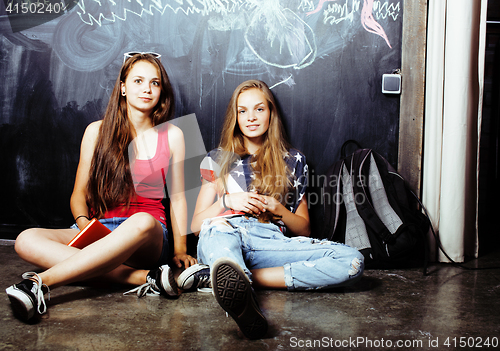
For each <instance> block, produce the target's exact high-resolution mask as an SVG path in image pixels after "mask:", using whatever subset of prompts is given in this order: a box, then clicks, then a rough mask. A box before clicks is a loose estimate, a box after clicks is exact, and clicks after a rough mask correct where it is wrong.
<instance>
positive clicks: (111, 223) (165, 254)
mask: <svg viewBox="0 0 500 351" xmlns="http://www.w3.org/2000/svg"><path fill="white" fill-rule="evenodd" d="M127 218H128V217H113V218H103V219H100V220H99V222H101V223H102V224H104V226H105V227H106V228H108V229H109V230H111V231H113V230H115V229H116V228H118V226H119V225H120V224H122V223H123V222H124V221H125V220H126V219H127ZM160 224H161V227H162V228H163V247H162V249H161V256H160V259H159V260H158V263H157V264H156V266H157V267H160V266H162V265H164V264H167V263H168V261H169V260H170V257H169V256H170V253H169V248H168V230H167V227H166V226H165V225H164V224H163V223H161V222H160ZM71 228H72V229H78V230H80V228H78V226H77V225H76V223H75V224H73V225H72V226H71Z"/></svg>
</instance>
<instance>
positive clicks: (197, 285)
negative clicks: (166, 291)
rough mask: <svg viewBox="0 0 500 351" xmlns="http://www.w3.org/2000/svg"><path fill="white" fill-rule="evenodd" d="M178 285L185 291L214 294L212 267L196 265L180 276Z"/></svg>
mask: <svg viewBox="0 0 500 351" xmlns="http://www.w3.org/2000/svg"><path fill="white" fill-rule="evenodd" d="M177 285H178V286H179V288H180V289H182V290H183V291H196V290H198V291H200V292H212V283H211V281H210V267H209V266H207V265H206V264H194V265H192V266H190V267H188V268H186V269H185V270H184V271H182V273H181V274H179V277H177Z"/></svg>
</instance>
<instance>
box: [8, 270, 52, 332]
mask: <svg viewBox="0 0 500 351" xmlns="http://www.w3.org/2000/svg"><path fill="white" fill-rule="evenodd" d="M33 277H34V278H36V280H37V282H35V281H33V280H31V279H30V278H33ZM22 278H23V279H24V280H23V281H22V282H20V283H19V284H14V285H12V286H9V287H8V288H7V289H6V290H5V292H6V293H7V295H8V296H9V300H10V303H11V304H12V309H13V310H14V314H15V315H17V316H18V317H19V318H20V319H22V320H23V321H25V322H28V321H30V320H31V319H33V317H35V316H39V315H42V314H44V313H45V312H47V306H46V305H45V299H44V298H43V291H42V287H44V286H45V287H46V288H47V290H48V293H49V300H50V290H49V287H48V286H47V285H45V284H43V283H42V278H40V276H39V275H38V274H36V273H35V272H27V273H24V274H23V275H22Z"/></svg>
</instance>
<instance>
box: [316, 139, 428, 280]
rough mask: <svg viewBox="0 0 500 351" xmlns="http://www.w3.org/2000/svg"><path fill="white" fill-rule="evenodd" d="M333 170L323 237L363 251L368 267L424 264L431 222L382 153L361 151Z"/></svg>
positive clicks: (324, 194) (329, 176)
mask: <svg viewBox="0 0 500 351" xmlns="http://www.w3.org/2000/svg"><path fill="white" fill-rule="evenodd" d="M350 143H354V144H356V145H358V146H359V144H358V143H356V142H355V141H353V140H348V141H346V142H345V143H344V145H342V150H341V155H342V158H341V159H340V160H339V161H337V162H335V163H334V164H333V165H332V166H331V167H330V168H329V170H328V172H327V174H326V178H325V179H324V183H323V189H322V198H323V204H324V210H325V223H324V234H323V237H324V238H327V239H329V240H333V241H337V242H341V243H345V244H347V245H349V246H352V247H355V248H357V249H358V250H359V251H360V252H361V253H362V254H363V256H364V257H365V267H366V268H389V267H403V266H414V265H415V264H421V263H423V264H424V274H425V271H426V269H427V262H428V248H427V244H426V242H427V241H426V235H427V233H428V231H429V225H430V223H429V220H428V218H427V217H426V216H425V215H424V214H422V212H421V210H420V209H419V208H418V202H419V201H418V197H416V195H414V193H413V192H412V191H411V190H410V189H409V187H408V186H407V184H406V182H405V180H404V179H403V178H402V177H401V175H399V174H398V173H397V172H396V170H395V169H394V168H393V167H392V166H391V165H390V164H389V163H388V162H387V161H386V160H385V159H384V158H383V157H382V156H380V155H379V154H377V153H376V152H375V151H373V150H371V149H362V148H360V149H358V150H356V151H355V152H354V153H353V154H351V155H350V156H347V157H346V156H345V149H346V147H347V145H348V144H350Z"/></svg>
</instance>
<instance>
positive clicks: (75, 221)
mask: <svg viewBox="0 0 500 351" xmlns="http://www.w3.org/2000/svg"><path fill="white" fill-rule="evenodd" d="M80 217H85V218H87V219H88V220H90V219H89V217H87V216H85V215H81V216H78V217H76V218H75V222H76V221H77V220H78V218H80Z"/></svg>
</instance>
